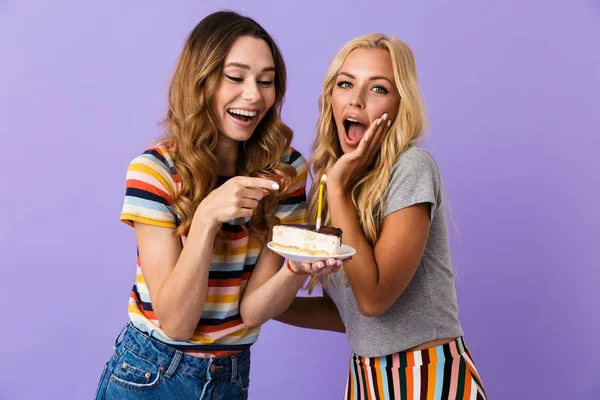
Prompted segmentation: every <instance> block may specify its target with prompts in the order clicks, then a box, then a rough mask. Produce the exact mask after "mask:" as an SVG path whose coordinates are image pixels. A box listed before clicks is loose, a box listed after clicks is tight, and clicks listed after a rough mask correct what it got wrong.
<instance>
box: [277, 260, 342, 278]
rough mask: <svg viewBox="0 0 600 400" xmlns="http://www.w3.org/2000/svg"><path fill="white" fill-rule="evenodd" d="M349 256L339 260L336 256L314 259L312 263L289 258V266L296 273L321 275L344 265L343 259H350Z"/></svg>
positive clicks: (336, 270)
mask: <svg viewBox="0 0 600 400" xmlns="http://www.w3.org/2000/svg"><path fill="white" fill-rule="evenodd" d="M350 260H351V258H347V259H345V260H340V259H337V258H328V259H327V260H325V261H315V262H313V263H300V264H299V263H296V262H294V261H292V260H289V263H290V268H292V269H293V270H294V272H296V273H297V274H301V273H303V272H304V273H308V274H311V275H316V276H322V275H329V274H333V273H336V272H338V271H339V270H340V268H342V266H343V265H344V261H350Z"/></svg>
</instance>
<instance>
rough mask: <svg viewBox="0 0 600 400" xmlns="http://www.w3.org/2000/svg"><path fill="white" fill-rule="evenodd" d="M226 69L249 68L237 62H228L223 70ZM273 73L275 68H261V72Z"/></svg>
mask: <svg viewBox="0 0 600 400" xmlns="http://www.w3.org/2000/svg"><path fill="white" fill-rule="evenodd" d="M227 67H237V68H241V69H247V70H249V69H250V66H248V65H246V64H242V63H237V62H230V63H229V64H225V68H227ZM271 71H273V72H275V67H266V68H263V70H262V72H271Z"/></svg>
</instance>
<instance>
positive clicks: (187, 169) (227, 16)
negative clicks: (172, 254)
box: [161, 11, 296, 239]
mask: <svg viewBox="0 0 600 400" xmlns="http://www.w3.org/2000/svg"><path fill="white" fill-rule="evenodd" d="M244 36H250V37H254V38H257V39H262V40H264V41H265V42H266V43H267V44H268V45H269V47H270V49H271V53H272V55H273V60H274V62H275V70H276V73H275V82H274V86H275V93H276V96H275V103H274V105H273V106H272V107H271V109H270V110H269V111H268V112H267V113H266V115H265V116H264V118H263V119H262V120H261V122H260V123H259V125H258V126H257V127H256V129H255V131H254V133H253V134H252V136H251V137H250V139H248V140H247V141H246V142H244V143H243V144H242V143H240V153H239V156H238V159H237V165H236V174H237V175H244V176H252V177H261V178H271V179H273V177H274V176H275V177H277V178H282V179H280V186H281V189H280V191H279V193H284V192H285V191H286V190H287V189H288V188H289V186H290V185H292V184H293V181H294V180H295V179H296V169H295V168H294V167H292V166H291V165H288V164H285V163H282V162H281V161H280V159H281V156H282V155H283V153H284V152H285V151H286V149H287V148H288V147H289V146H290V144H291V141H292V137H293V133H292V130H291V129H290V128H289V127H288V126H287V125H285V124H284V123H283V122H282V121H281V118H280V113H281V105H282V103H283V98H284V95H285V91H286V68H285V63H284V61H283V57H282V56H281V53H280V51H279V49H278V47H277V45H276V44H275V41H274V40H273V39H272V38H271V36H270V35H269V34H268V33H267V32H266V31H265V30H264V29H263V28H262V27H261V26H260V25H259V24H258V23H257V22H255V21H254V20H252V19H250V18H248V17H244V16H241V15H239V14H237V13H234V12H229V11H221V12H216V13H213V14H211V15H209V16H207V17H206V18H204V19H203V20H202V21H200V23H199V24H198V25H197V26H196V27H195V28H194V30H192V32H191V33H190V35H189V36H188V38H187V40H186V43H185V45H184V48H183V50H182V52H181V54H180V56H179V59H178V61H177V65H176V67H175V71H174V73H173V77H172V80H171V84H170V87H169V97H168V102H169V108H168V112H167V116H166V118H165V120H164V121H163V126H164V127H165V135H164V137H163V138H162V140H161V143H163V144H164V145H166V146H167V147H168V148H169V149H170V150H172V152H173V162H174V166H175V171H176V172H177V173H178V174H179V176H180V177H181V190H180V191H179V192H178V193H177V195H176V196H175V198H174V200H173V208H174V209H175V211H176V212H177V214H178V215H179V217H180V219H181V221H180V224H179V226H178V227H177V229H176V234H180V235H181V234H185V233H186V232H188V231H189V228H190V225H191V222H192V218H193V216H194V213H195V211H196V208H197V207H198V205H199V204H200V202H201V201H202V200H203V199H204V198H205V197H206V196H207V195H208V194H209V193H210V192H211V191H212V190H213V189H214V188H215V186H216V184H217V178H218V162H217V157H216V155H215V150H216V146H217V141H218V137H219V133H218V131H217V122H218V117H217V114H216V113H215V110H214V107H213V97H214V94H215V91H216V89H217V86H218V84H219V81H220V79H222V76H223V66H224V63H225V58H226V57H227V54H228V53H229V50H230V49H231V47H232V46H233V44H234V43H235V41H236V40H237V39H238V38H240V37H244ZM277 196H278V195H276V194H274V193H270V194H269V195H268V196H266V197H265V198H264V199H263V200H262V201H261V202H260V204H259V206H258V207H257V208H256V209H255V210H254V214H253V215H252V217H251V218H250V223H249V226H250V230H251V231H253V232H259V231H264V230H265V229H266V228H268V227H271V226H273V225H274V224H277V223H278V222H279V220H278V218H277V217H275V216H274V215H273V211H274V209H275V205H276V204H277V201H278V197H277ZM263 239H264V238H263Z"/></svg>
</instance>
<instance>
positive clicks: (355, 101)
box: [350, 90, 365, 108]
mask: <svg viewBox="0 0 600 400" xmlns="http://www.w3.org/2000/svg"><path fill="white" fill-rule="evenodd" d="M350 106H352V107H356V108H365V102H364V99H363V97H362V91H360V90H354V91H353V92H352V93H351V94H350Z"/></svg>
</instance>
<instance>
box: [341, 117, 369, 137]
mask: <svg viewBox="0 0 600 400" xmlns="http://www.w3.org/2000/svg"><path fill="white" fill-rule="evenodd" d="M344 130H345V131H346V136H348V138H350V140H352V141H358V140H360V139H361V138H362V137H363V136H364V134H365V132H366V131H367V127H366V126H364V125H363V124H361V123H360V122H358V121H357V120H355V119H353V118H346V119H345V120H344Z"/></svg>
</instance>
